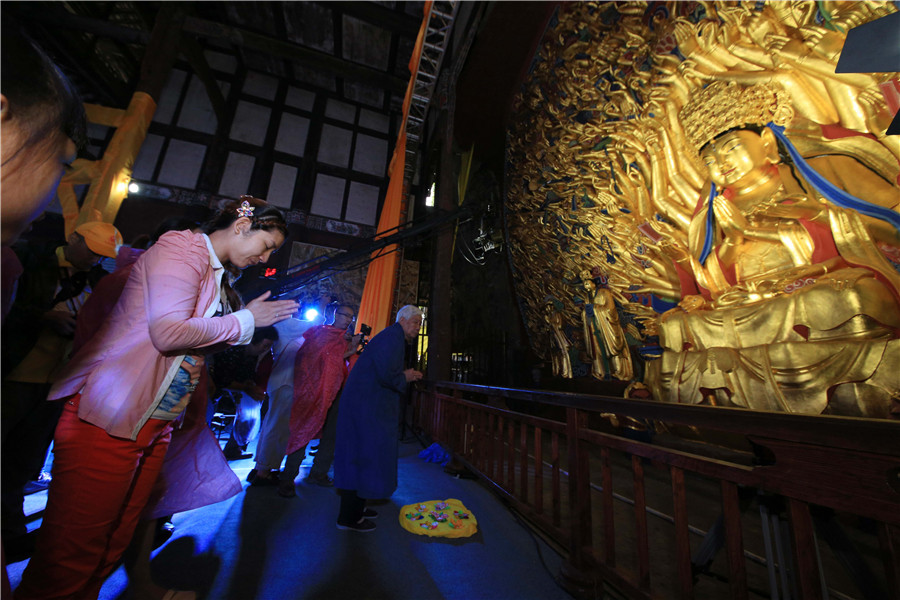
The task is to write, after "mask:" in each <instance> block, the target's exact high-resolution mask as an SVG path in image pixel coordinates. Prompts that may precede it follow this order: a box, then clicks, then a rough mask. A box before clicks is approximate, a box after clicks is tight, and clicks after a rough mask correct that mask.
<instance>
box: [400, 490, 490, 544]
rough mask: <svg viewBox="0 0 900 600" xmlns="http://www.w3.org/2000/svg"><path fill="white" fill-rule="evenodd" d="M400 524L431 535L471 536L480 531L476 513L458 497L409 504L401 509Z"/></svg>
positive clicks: (408, 529) (407, 528)
mask: <svg viewBox="0 0 900 600" xmlns="http://www.w3.org/2000/svg"><path fill="white" fill-rule="evenodd" d="M400 525H401V526H402V527H403V528H404V529H406V530H407V531H410V532H412V533H416V534H418V535H429V536H431V537H448V538H459V537H469V536H470V535H472V534H473V533H475V532H476V531H478V521H476V520H475V515H473V514H472V513H470V512H469V509H468V508H466V507H465V505H464V504H463V503H462V502H461V501H459V500H457V499H456V498H448V499H447V500H428V501H427V502H417V503H416V504H407V505H406V506H404V507H403V508H401V509H400Z"/></svg>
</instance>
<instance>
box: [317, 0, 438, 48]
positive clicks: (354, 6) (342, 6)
mask: <svg viewBox="0 0 900 600" xmlns="http://www.w3.org/2000/svg"><path fill="white" fill-rule="evenodd" d="M316 4H320V5H322V6H324V7H325V8H328V9H331V10H335V11H339V12H341V13H343V14H345V15H347V16H350V17H353V18H355V19H359V20H360V21H364V22H366V23H369V24H371V25H375V26H376V27H381V28H382V29H386V30H387V31H390V32H392V33H399V34H401V35H405V36H406V37H409V38H412V39H416V36H418V35H419V28H420V27H421V26H422V19H421V17H420V18H416V17H414V16H412V15H408V14H406V13H405V12H403V11H399V10H394V9H391V8H386V7H384V6H381V5H380V4H375V3H374V2H357V1H352V2H322V1H319V2H316Z"/></svg>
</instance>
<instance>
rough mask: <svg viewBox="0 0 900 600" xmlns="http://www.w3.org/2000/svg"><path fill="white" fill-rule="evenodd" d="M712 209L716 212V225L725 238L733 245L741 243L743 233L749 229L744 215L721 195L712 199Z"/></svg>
mask: <svg viewBox="0 0 900 600" xmlns="http://www.w3.org/2000/svg"><path fill="white" fill-rule="evenodd" d="M713 207H714V210H715V212H716V223H717V224H718V225H719V226H720V227H721V228H722V231H724V232H725V236H726V237H727V238H728V239H729V240H730V241H731V242H732V243H733V244H739V243H740V242H742V241H743V240H744V232H745V231H746V230H747V229H748V228H749V227H750V224H749V223H748V222H747V218H746V217H745V216H744V214H743V213H742V212H741V211H740V210H738V208H737V207H736V206H735V205H734V203H733V202H731V201H730V200H728V199H727V198H725V196H723V195H722V194H719V195H717V196H716V197H715V198H713Z"/></svg>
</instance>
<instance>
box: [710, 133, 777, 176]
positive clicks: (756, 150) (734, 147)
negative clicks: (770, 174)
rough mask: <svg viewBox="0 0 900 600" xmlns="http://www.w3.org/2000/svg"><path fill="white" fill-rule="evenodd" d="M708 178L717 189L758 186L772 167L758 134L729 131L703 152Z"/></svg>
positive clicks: (712, 142)
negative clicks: (764, 174) (759, 181)
mask: <svg viewBox="0 0 900 600" xmlns="http://www.w3.org/2000/svg"><path fill="white" fill-rule="evenodd" d="M700 158H701V159H702V160H703V162H704V164H705V165H706V168H707V170H708V171H709V177H710V179H712V181H713V183H715V184H716V186H718V187H731V188H735V189H736V190H740V188H742V187H746V186H748V185H750V184H754V183H757V182H758V180H759V178H760V177H761V176H762V175H763V173H764V172H765V171H766V170H767V169H768V167H769V159H768V156H767V148H766V145H765V143H764V142H763V139H762V138H761V137H760V136H759V134H758V133H755V132H753V131H747V130H743V129H741V130H737V131H730V132H728V133H726V134H725V135H723V136H721V137H719V138H716V139H714V140H713V141H711V142H710V143H708V144H707V145H706V146H704V147H703V149H702V150H701V151H700Z"/></svg>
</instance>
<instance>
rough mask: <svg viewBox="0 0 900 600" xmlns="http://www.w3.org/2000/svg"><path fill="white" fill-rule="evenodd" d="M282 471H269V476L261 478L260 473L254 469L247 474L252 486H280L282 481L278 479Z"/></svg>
mask: <svg viewBox="0 0 900 600" xmlns="http://www.w3.org/2000/svg"><path fill="white" fill-rule="evenodd" d="M279 474H280V471H269V474H268V475H267V476H266V477H260V476H259V473H258V472H257V470H256V469H253V470H252V471H250V472H249V473H247V481H249V482H250V485H259V486H265V485H278V483H279V482H280V481H281V479H280V478H279V477H278V475H279Z"/></svg>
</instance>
